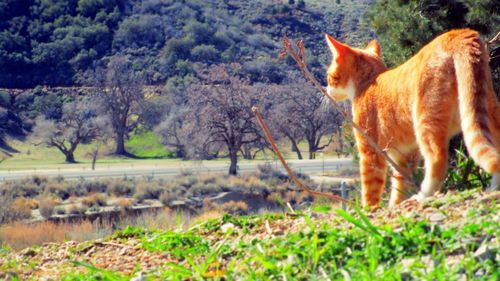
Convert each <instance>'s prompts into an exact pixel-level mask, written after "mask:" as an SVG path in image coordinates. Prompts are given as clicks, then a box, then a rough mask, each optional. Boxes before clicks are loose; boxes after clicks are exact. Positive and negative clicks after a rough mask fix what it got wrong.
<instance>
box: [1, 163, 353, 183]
mask: <svg viewBox="0 0 500 281" xmlns="http://www.w3.org/2000/svg"><path fill="white" fill-rule="evenodd" d="M180 163H181V164H179V166H176V167H174V166H166V167H160V166H150V167H147V166H146V167H145V166H138V167H134V166H128V167H112V166H111V167H99V168H98V169H96V170H94V171H92V170H90V169H64V170H63V169H61V170H42V169H37V170H26V171H0V181H5V180H15V179H22V178H25V177H28V176H32V175H43V176H47V177H57V176H63V177H64V178H65V179H80V178H85V179H91V178H106V177H124V176H127V177H142V176H144V177H145V176H154V177H169V176H176V175H179V174H181V173H182V172H184V171H190V172H193V173H227V170H228V168H229V166H228V165H229V164H221V163H213V162H209V161H204V162H180ZM263 163H265V162H264V161H255V162H246V163H242V164H239V165H238V167H239V172H240V173H247V172H253V171H256V170H257V166H258V165H259V164H263ZM268 163H270V164H271V165H272V166H273V167H276V168H278V169H280V170H282V171H284V169H283V168H282V167H281V165H280V164H279V163H278V162H275V161H273V162H268ZM288 163H289V165H290V167H291V168H292V169H294V170H295V171H297V172H301V173H318V172H322V171H323V170H324V171H325V172H328V171H335V170H337V169H339V168H340V167H350V166H352V160H351V159H325V160H324V161H323V160H322V159H317V160H291V161H289V162H288Z"/></svg>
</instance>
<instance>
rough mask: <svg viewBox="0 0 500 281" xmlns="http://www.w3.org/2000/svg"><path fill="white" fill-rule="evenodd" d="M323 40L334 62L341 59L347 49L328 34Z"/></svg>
mask: <svg viewBox="0 0 500 281" xmlns="http://www.w3.org/2000/svg"><path fill="white" fill-rule="evenodd" d="M325 38H326V43H328V47H329V48H330V51H331V52H332V54H333V57H334V58H335V60H338V59H340V58H343V57H344V55H345V53H346V52H347V50H348V48H349V47H347V46H346V45H344V44H342V43H340V42H339V41H337V40H335V39H333V37H332V36H330V35H328V34H325Z"/></svg>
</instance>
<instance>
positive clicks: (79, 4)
mask: <svg viewBox="0 0 500 281" xmlns="http://www.w3.org/2000/svg"><path fill="white" fill-rule="evenodd" d="M371 2H372V1H371V0H356V1H348V0H341V1H331V0H306V1H276V0H274V1H269V0H254V1H241V0H225V1H218V0H203V1H202V0H184V1H173V0H142V1H138V0H127V1H119V0H110V1H104V0H27V1H17V0H1V1H0V87H1V88H32V87H35V86H36V85H48V86H52V87H54V86H73V85H78V84H79V83H78V81H79V77H81V76H82V74H83V73H85V71H87V70H88V69H92V68H94V67H95V66H97V65H99V64H104V63H106V61H107V58H109V57H110V56H113V55H128V56H130V58H131V59H132V60H133V62H134V67H135V68H136V69H137V70H138V71H141V72H142V73H143V74H144V77H145V79H146V82H147V83H148V84H160V85H161V84H164V83H166V82H167V81H168V80H169V79H178V78H182V77H185V76H187V75H193V74H194V73H195V71H194V70H195V69H196V68H197V67H203V66H204V65H206V64H212V63H233V62H237V63H239V64H241V65H242V69H241V72H242V75H246V76H248V77H249V78H250V79H251V80H253V81H260V82H280V81H281V80H282V79H283V78H284V77H283V75H284V72H283V71H281V70H279V69H278V66H277V65H276V63H275V61H274V58H275V57H276V55H277V52H278V48H279V39H280V38H281V36H282V35H283V34H287V35H288V36H289V37H291V38H303V39H305V42H306V47H308V49H309V50H310V51H311V53H312V54H313V56H312V57H311V60H310V64H311V66H312V67H313V68H316V69H317V71H319V70H320V69H321V65H322V64H324V62H325V60H326V59H327V52H326V49H325V44H324V42H323V36H324V33H325V32H328V33H331V34H333V35H334V36H336V37H338V38H340V39H342V40H345V41H347V42H348V43H351V44H354V45H356V44H362V43H363V42H364V41H366V39H367V38H368V37H371V35H372V33H371V32H370V30H369V29H368V28H367V26H366V24H365V23H363V21H362V19H363V14H364V12H365V11H366V9H367V8H368V7H369V5H370V3H371ZM289 3H291V4H289Z"/></svg>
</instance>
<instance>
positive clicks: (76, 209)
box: [67, 204, 88, 215]
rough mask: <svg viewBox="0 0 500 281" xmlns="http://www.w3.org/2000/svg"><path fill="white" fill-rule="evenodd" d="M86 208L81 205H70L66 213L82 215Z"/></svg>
mask: <svg viewBox="0 0 500 281" xmlns="http://www.w3.org/2000/svg"><path fill="white" fill-rule="evenodd" d="M87 209H88V207H87V206H84V205H82V204H72V205H70V206H69V207H68V209H67V210H68V213H69V214H71V215H84V214H85V212H86V211H87Z"/></svg>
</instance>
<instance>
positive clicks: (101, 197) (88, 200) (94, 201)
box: [82, 193, 108, 207]
mask: <svg viewBox="0 0 500 281" xmlns="http://www.w3.org/2000/svg"><path fill="white" fill-rule="evenodd" d="M107 200H108V198H107V196H106V195H105V194H102V193H94V194H91V195H89V196H87V197H85V198H83V199H82V204H83V205H85V206H87V207H103V206H106V205H107Z"/></svg>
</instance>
